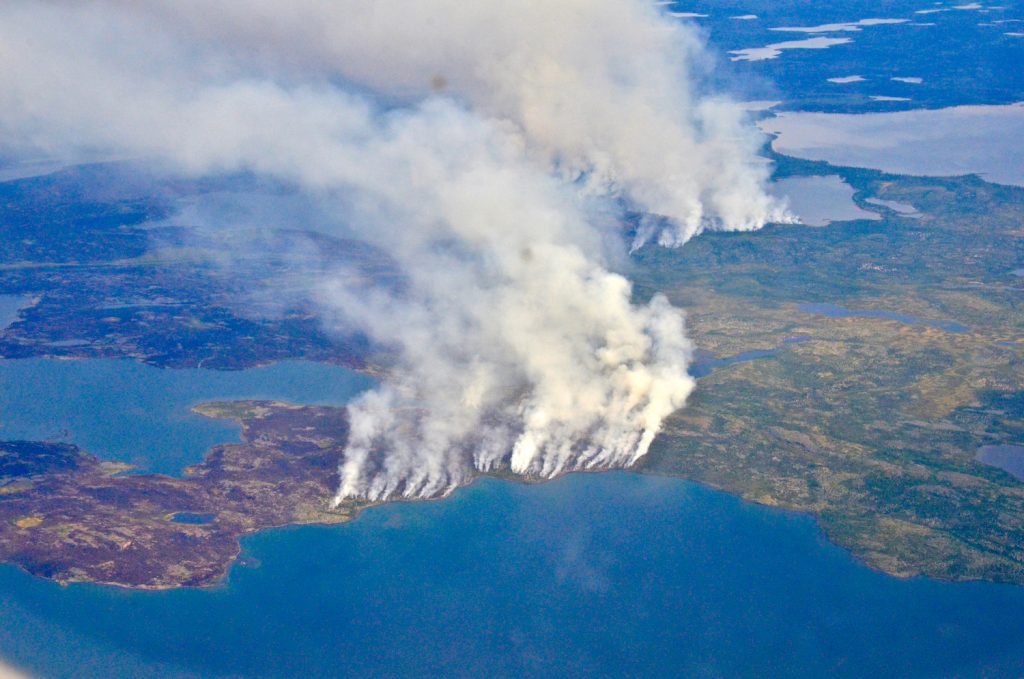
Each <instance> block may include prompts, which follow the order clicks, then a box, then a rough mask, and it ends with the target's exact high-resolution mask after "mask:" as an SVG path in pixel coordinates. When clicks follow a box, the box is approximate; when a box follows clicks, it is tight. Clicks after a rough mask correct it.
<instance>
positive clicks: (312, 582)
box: [0, 473, 1024, 677]
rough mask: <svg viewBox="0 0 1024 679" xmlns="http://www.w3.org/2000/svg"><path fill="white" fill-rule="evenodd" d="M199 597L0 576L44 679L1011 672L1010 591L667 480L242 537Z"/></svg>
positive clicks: (16, 631)
mask: <svg viewBox="0 0 1024 679" xmlns="http://www.w3.org/2000/svg"><path fill="white" fill-rule="evenodd" d="M244 544H245V552H244V554H243V557H244V559H245V561H246V562H247V563H248V564H249V565H248V566H237V567H235V568H234V569H233V570H232V572H231V575H230V579H229V581H228V582H227V584H225V585H223V586H220V587H217V588H214V589H211V590H188V591H169V592H126V591H121V590H116V589H110V588H103V587H97V586H81V585H78V586H71V587H60V586H59V585H55V584H53V583H49V582H45V581H42V580H38V579H33V578H31V577H30V576H28V575H25V574H23V573H21V572H19V571H17V570H16V569H14V568H13V567H2V568H0V657H3V658H4V659H5V660H6V661H8V662H11V663H13V664H15V665H18V666H21V667H23V668H25V669H27V670H30V671H34V672H38V673H39V674H41V675H44V676H76V677H110V676H204V677H205V676H226V675H231V676H267V677H309V676H424V675H432V676H440V675H446V676H470V675H472V676H539V675H545V676H552V675H556V676H622V675H630V676H776V677H778V676H806V677H820V676H824V675H829V676H837V677H841V676H921V677H924V676H971V675H980V674H982V673H988V675H989V676H996V675H1002V676H1007V675H1009V676H1014V675H1019V674H1020V672H1021V671H1024V588H1019V587H1011V586H1004V585H991V584H984V583H969V584H948V583H939V582H934V581H928V580H920V579H918V580H911V581H901V580H896V579H893V578H890V577H887V576H884V575H881V574H878V573H875V572H873V571H870V570H868V569H867V568H865V567H863V566H861V565H859V564H857V563H856V562H855V561H854V560H853V559H851V558H850V556H849V555H848V554H846V553H845V552H843V551H842V550H840V549H839V548H837V547H834V546H832V545H830V544H829V543H827V542H826V541H825V540H824V539H823V538H822V537H821V536H820V534H819V532H818V530H817V529H816V527H815V524H814V522H813V521H812V520H810V519H809V518H807V517H804V516H795V515H791V514H787V513H784V512H779V511H774V510H768V509H765V508H761V507H756V506H753V505H749V504H746V503H743V502H740V501H738V500H736V499H735V498H732V497H730V496H727V495H724V494H721V493H717V492H714V491H711V490H707V489H704V488H701V487H697V486H694V485H692V484H689V483H686V482H684V481H680V480H676V479H667V478H655V477H644V476H639V475H634V474H628V473H611V474H579V475H572V476H568V477H564V478H562V479H560V480H558V481H555V482H552V483H548V484H543V485H537V486H523V485H518V484H512V483H506V482H500V481H494V480H487V481H483V482H480V483H477V484H475V485H474V486H472V487H470V488H467V489H463V490H461V491H459V492H457V493H456V494H455V495H454V496H453V497H452V498H449V499H447V500H444V501H440V502H431V503H399V504H393V505H388V506H383V507H378V508H375V509H372V510H370V511H367V512H366V513H365V514H364V515H363V516H362V517H360V518H359V519H358V520H357V521H355V522H353V523H350V524H347V525H344V526H338V527H334V528H319V527H305V528H293V529H284V530H276V531H271V532H266V533H262V534H258V535H256V536H253V537H251V538H249V539H247V540H246V541H245V543H244Z"/></svg>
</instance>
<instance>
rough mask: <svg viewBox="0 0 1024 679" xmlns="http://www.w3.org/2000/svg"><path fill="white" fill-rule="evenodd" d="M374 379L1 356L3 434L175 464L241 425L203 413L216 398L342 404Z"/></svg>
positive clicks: (295, 366) (165, 468)
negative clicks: (200, 408) (199, 409)
mask: <svg viewBox="0 0 1024 679" xmlns="http://www.w3.org/2000/svg"><path fill="white" fill-rule="evenodd" d="M371 384H372V381H371V380H370V378H368V377H366V376H364V375H360V374H358V373H355V372H353V371H351V370H347V369H345V368H341V367H338V366H332V365H326V364H321V363H312V362H305V361H289V362H283V363H276V364H274V365H270V366H267V367H263V368H252V369H249V370H238V371H217V370H172V369H161V368H154V367H152V366H148V365H144V364H142V363H137V362H135V361H129V360H84V361H67V360H55V359H35V358H33V359H23V360H14V361H3V360H0V438H3V439H9V440H10V439H29V440H54V441H64V442H68V443H74V444H77V445H79V446H81V447H82V448H84V449H86V450H88V451H89V452H91V453H93V454H95V455H98V456H99V457H102V458H104V459H112V460H119V461H122V462H128V463H130V464H134V465H137V466H138V467H139V468H140V469H141V470H144V471H156V472H162V473H167V474H177V473H180V472H181V470H182V469H183V468H184V467H186V466H188V465H190V464H194V463H197V462H200V461H202V459H203V456H204V454H205V452H206V451H207V450H208V449H209V448H210V447H211V446H213V445H215V444H218V443H228V442H231V441H237V440H238V432H239V428H238V425H237V424H235V423H233V422H227V421H224V420H213V419H210V418H206V417H203V416H201V415H197V414H195V413H192V412H191V411H190V408H191V407H192V406H193V405H196V404H197V403H201V402H203V401H211V400H231V399H269V400H281V401H288V402H292V403H302V404H311V405H343V404H344V403H346V402H347V401H348V400H349V399H350V398H351V397H352V396H354V395H355V394H357V393H359V392H361V391H363V390H365V389H367V388H368V387H369V386H370V385H371Z"/></svg>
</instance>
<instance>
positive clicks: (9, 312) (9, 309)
mask: <svg viewBox="0 0 1024 679" xmlns="http://www.w3.org/2000/svg"><path fill="white" fill-rule="evenodd" d="M29 302H30V299H29V298H28V297H25V296H24V295H0V330H3V329H4V328H6V327H7V326H9V325H10V324H11V323H14V322H15V321H16V320H18V312H19V311H21V310H22V309H24V308H25V307H26V306H28V304H29Z"/></svg>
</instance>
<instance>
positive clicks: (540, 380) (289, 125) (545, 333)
mask: <svg viewBox="0 0 1024 679" xmlns="http://www.w3.org/2000/svg"><path fill="white" fill-rule="evenodd" d="M0 64H2V65H3V66H2V68H0V146H3V147H5V148H9V149H14V150H16V151H18V150H20V151H21V152H24V153H26V154H29V153H31V154H33V155H35V156H37V155H38V154H39V152H40V151H42V152H45V153H47V154H49V155H50V156H53V157H56V158H60V159H70V160H73V159H74V158H76V157H87V156H88V155H89V154H96V153H108V154H110V153H112V154H119V155H122V156H131V157H135V158H143V159H146V160H148V161H149V162H152V163H153V164H155V165H157V166H159V167H161V168H162V169H164V170H166V171H172V172H176V173H181V174H188V175H193V176H195V175H212V174H217V173H229V172H235V171H248V172H254V173H257V174H260V175H265V176H267V177H271V178H273V179H275V180H278V181H284V182H289V183H291V184H293V185H295V186H297V187H299V188H301V189H302V191H304V192H305V193H307V194H308V195H310V196H314V197H315V198H316V200H317V201H320V202H322V203H323V204H325V205H329V206H331V210H332V214H335V215H336V216H337V228H338V229H339V230H344V232H345V234H346V235H347V236H349V237H351V236H353V235H354V236H355V237H357V238H359V239H362V240H363V241H365V242H367V243H369V244H371V245H374V246H377V247H379V248H381V249H384V250H386V251H387V252H388V253H389V254H390V255H391V256H392V257H393V259H394V261H395V262H396V263H397V265H398V266H399V267H400V268H401V271H402V274H403V277H404V279H403V280H404V284H403V285H401V286H399V287H398V288H396V287H395V286H384V285H379V284H375V283H374V282H373V281H365V280H361V279H359V278H358V277H356V276H353V275H350V274H351V272H347V271H344V270H337V271H334V272H327V273H325V274H324V275H322V276H319V277H318V280H317V281H316V282H315V283H314V284H313V285H312V286H311V289H310V290H309V294H310V296H311V297H312V298H314V299H315V300H316V301H318V302H319V303H320V304H321V306H322V309H323V312H324V317H325V322H326V323H328V324H329V325H331V326H336V327H338V328H339V329H340V328H345V329H349V330H350V329H353V328H355V329H359V330H362V331H364V332H366V333H367V334H368V335H369V336H371V337H372V338H374V339H375V340H377V341H378V342H379V343H381V344H382V345H386V346H389V347H392V348H393V349H394V353H395V356H396V358H395V362H394V365H393V366H390V369H389V373H388V376H387V378H386V379H385V380H384V382H383V383H382V385H381V386H380V387H379V388H378V389H376V390H374V391H372V392H370V393H367V394H366V395H364V396H363V397H362V398H360V399H359V400H358V401H357V402H355V403H353V404H352V405H351V406H350V414H351V423H352V428H351V429H352V431H351V438H350V441H349V444H348V450H347V453H346V459H345V461H344V463H343V464H342V467H341V470H340V471H341V482H340V487H339V491H338V495H337V497H336V501H339V502H340V501H342V500H344V499H346V498H351V497H366V498H371V499H382V498H386V497H389V496H392V495H404V496H410V497H412V496H435V495H441V494H444V493H447V492H449V491H450V490H452V489H453V488H455V487H457V486H458V485H459V484H462V483H464V482H466V481H467V480H469V479H471V478H472V477H473V476H474V475H475V474H476V473H478V472H480V471H488V470H496V469H506V468H507V469H509V470H511V471H512V472H514V473H517V474H529V475H534V476H543V477H548V476H552V475H555V474H558V473H560V472H563V471H568V470H575V469H594V468H607V467H617V466H626V465H630V464H632V463H634V462H635V461H636V460H637V459H639V458H640V457H641V456H643V455H644V454H645V452H646V451H647V448H648V446H649V445H650V442H651V440H652V439H653V437H654V436H655V435H656V434H657V432H658V430H659V428H660V426H661V423H662V421H663V420H664V418H665V417H666V416H668V415H669V414H670V413H672V412H673V411H674V410H676V409H677V408H679V407H681V406H682V405H683V404H684V402H685V400H686V398H687V396H688V395H689V393H690V391H691V390H692V388H693V380H692V379H691V378H690V377H689V375H688V374H687V367H688V365H689V362H690V357H691V345H690V342H689V341H688V340H687V338H686V335H685V333H684V325H683V317H682V314H681V313H680V312H679V311H678V310H676V309H674V308H672V307H671V306H670V305H669V304H668V302H667V301H666V300H665V299H664V298H663V297H661V296H655V297H654V298H653V299H652V300H650V302H648V303H646V304H635V303H634V302H633V300H632V290H631V286H630V283H629V281H628V280H627V279H626V278H624V277H623V276H622V275H620V274H619V273H616V272H615V269H616V262H621V258H622V257H623V254H622V252H621V251H620V246H621V238H622V235H621V234H622V228H621V226H620V225H621V219H622V216H623V214H624V212H625V211H626V210H629V211H635V212H639V213H642V214H645V215H648V217H647V218H644V219H641V220H640V222H639V227H638V228H637V229H636V230H635V234H636V235H635V238H634V240H633V242H632V243H631V246H632V247H633V248H637V247H641V246H643V245H644V243H645V242H647V241H648V240H656V241H657V242H658V243H660V244H662V245H669V246H678V245H682V244H683V243H685V242H686V241H687V240H689V239H690V238H692V237H693V236H694V235H696V234H698V233H699V232H700V231H702V230H704V229H708V228H712V229H742V230H749V229H757V228H760V227H761V226H763V225H764V224H765V223H766V222H768V221H783V220H787V218H788V215H787V213H786V211H785V209H784V206H781V205H779V204H777V203H776V202H775V201H774V200H773V199H772V198H771V197H769V195H768V194H767V193H766V192H765V190H764V185H765V182H766V179H767V177H766V173H767V171H768V170H767V168H766V167H765V165H764V164H763V163H760V162H758V161H757V158H756V157H755V153H756V150H757V149H758V147H759V145H760V143H761V139H760V137H759V136H758V134H757V133H756V131H755V130H754V128H753V127H752V126H750V125H749V124H748V123H747V121H746V120H745V118H744V112H743V111H742V109H741V107H739V106H737V105H735V104H734V103H732V102H730V101H728V100H726V99H724V98H720V97H710V96H701V95H700V93H699V92H698V91H697V90H699V89H700V86H699V85H698V84H697V83H699V82H700V78H701V75H702V74H703V73H704V72H706V71H707V69H708V68H709V67H710V58H709V57H708V54H707V52H706V51H705V49H704V47H703V46H702V42H701V40H700V38H699V36H698V35H696V34H695V32H694V30H693V29H691V28H688V27H687V26H685V25H684V24H681V23H679V22H678V21H677V20H675V19H673V18H671V17H669V16H667V15H665V14H664V13H663V12H662V11H661V10H659V8H658V7H656V6H655V5H653V4H649V3H646V2H641V1H639V0H556V1H551V0H545V1H543V2H541V1H540V0H524V1H523V2H512V3H509V2H498V1H497V0H480V1H479V2H473V3H465V2H458V1H456V0H419V1H418V2H414V3H409V2H398V1H396V0H377V1H376V2H362V1H357V0H336V1H330V0H290V1H287V2H286V1H285V0H234V1H228V0H174V1H173V2H172V1H171V0H105V1H104V0H100V1H97V2H88V3H86V2H74V1H70V0H66V1H60V0H55V1H53V2H23V1H20V0H12V1H10V2H7V3H4V4H3V6H2V7H0Z"/></svg>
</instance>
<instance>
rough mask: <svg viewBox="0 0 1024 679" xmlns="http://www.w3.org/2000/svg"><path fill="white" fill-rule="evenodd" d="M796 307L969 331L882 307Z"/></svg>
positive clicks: (837, 315) (834, 315)
mask: <svg viewBox="0 0 1024 679" xmlns="http://www.w3.org/2000/svg"><path fill="white" fill-rule="evenodd" d="M797 309H799V310H800V311H804V312H806V313H810V314H822V315H823V316H828V317H829V318H884V319H887V320H890V321H899V322H901V323H907V324H908V325H927V326H931V327H933V328H938V329H939V330H945V331H946V332H970V330H971V329H970V328H968V327H967V326H966V325H962V324H960V323H957V322H956V321H943V320H930V319H926V318H918V317H917V316H911V315H910V314H901V313H898V312H896V311H885V310H882V309H847V308H845V307H841V306H837V305H835V304H801V305H800V306H798V307H797Z"/></svg>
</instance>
